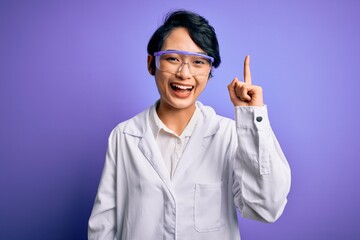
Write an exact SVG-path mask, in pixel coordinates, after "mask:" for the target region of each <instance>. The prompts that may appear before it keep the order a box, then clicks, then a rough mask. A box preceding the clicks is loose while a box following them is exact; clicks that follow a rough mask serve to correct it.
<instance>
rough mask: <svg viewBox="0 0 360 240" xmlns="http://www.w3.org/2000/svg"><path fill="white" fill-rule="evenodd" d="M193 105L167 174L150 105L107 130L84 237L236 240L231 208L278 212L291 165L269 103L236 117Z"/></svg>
mask: <svg viewBox="0 0 360 240" xmlns="http://www.w3.org/2000/svg"><path fill="white" fill-rule="evenodd" d="M197 106H198V108H199V116H198V120H197V124H196V127H195V128H194V131H193V133H192V136H191V138H190V140H189V142H188V144H187V146H186V148H185V150H184V152H183V154H182V157H181V159H180V161H179V163H178V166H177V168H176V171H175V172H174V175H173V177H172V179H171V180H170V176H169V170H168V169H167V167H166V165H165V164H164V162H163V158H162V155H161V152H160V151H159V148H158V147H157V142H156V140H155V138H154V134H153V132H152V130H151V127H150V125H149V122H150V120H149V116H150V112H151V109H147V110H145V111H144V112H142V113H140V114H138V115H137V116H135V117H134V118H132V119H130V120H128V121H125V122H123V123H121V124H119V125H118V126H117V127H116V128H115V129H114V130H113V131H112V133H111V134H110V137H109V144H108V151H107V155H106V161H105V166H104V169H103V174H102V178H101V181H100V185H99V189H98V193H97V196H96V199H95V203H94V207H93V211H92V214H91V216H90V219H89V229H88V236H89V239H99V240H100V239H101V240H104V239H117V240H130V239H131V240H137V239H147V240H158V239H163V240H165V239H166V240H168V239H173V240H175V239H176V240H189V239H192V240H200V239H206V240H213V239H216V240H218V239H227V240H238V239H240V236H239V230H238V224H237V216H236V208H238V209H239V211H240V213H241V215H242V216H243V217H246V218H251V219H255V220H259V221H266V222H273V221H275V220H276V219H277V218H278V217H279V216H280V215H281V214H282V212H283V209H284V207H285V205H286V202H287V199H286V198H287V194H288V192H289V189H290V168H289V165H288V163H287V161H286V159H285V157H284V155H283V153H282V151H281V148H280V146H279V144H278V142H277V140H276V138H275V136H274V134H273V132H272V130H271V127H270V124H269V120H268V116H267V108H266V106H264V107H235V116H236V122H234V121H232V120H230V119H227V118H224V117H221V116H218V115H216V114H215V112H214V110H213V109H212V108H210V107H206V106H203V105H202V104H201V103H199V102H198V103H197ZM154 107H155V105H154V106H152V108H154ZM259 116H261V117H262V120H261V121H257V120H256V118H257V117H259Z"/></svg>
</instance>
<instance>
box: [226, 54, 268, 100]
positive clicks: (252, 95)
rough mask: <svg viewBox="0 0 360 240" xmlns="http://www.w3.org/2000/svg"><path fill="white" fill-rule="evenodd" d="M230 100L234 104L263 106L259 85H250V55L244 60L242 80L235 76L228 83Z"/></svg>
mask: <svg viewBox="0 0 360 240" xmlns="http://www.w3.org/2000/svg"><path fill="white" fill-rule="evenodd" d="M228 90H229V95H230V99H231V102H232V103H233V104H234V106H263V105H264V102H263V93H262V88H261V87H260V86H256V85H252V83H251V73H250V56H246V57H245V60H244V82H241V81H239V80H238V78H237V77H235V78H234V80H233V81H232V82H231V83H230V84H229V85H228Z"/></svg>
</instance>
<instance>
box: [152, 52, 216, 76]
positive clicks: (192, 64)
mask: <svg viewBox="0 0 360 240" xmlns="http://www.w3.org/2000/svg"><path fill="white" fill-rule="evenodd" d="M155 63H156V68H157V69H159V70H160V71H162V72H168V73H172V74H176V73H178V72H180V71H181V70H182V69H183V68H184V67H185V65H187V67H188V68H189V71H190V73H191V75H193V76H194V77H195V76H208V75H209V74H210V70H211V59H210V57H207V56H205V55H203V54H197V53H193V54H192V53H187V54H180V53H176V52H175V51H171V52H170V51H169V52H166V51H165V52H162V53H161V54H156V55H155Z"/></svg>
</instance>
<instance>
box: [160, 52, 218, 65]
mask: <svg viewBox="0 0 360 240" xmlns="http://www.w3.org/2000/svg"><path fill="white" fill-rule="evenodd" d="M166 53H178V54H184V55H192V56H198V57H203V58H206V59H208V60H210V62H211V64H212V63H213V62H214V58H213V57H210V56H208V55H205V54H202V53H196V52H187V51H180V50H165V51H159V52H154V56H161V55H163V54H166Z"/></svg>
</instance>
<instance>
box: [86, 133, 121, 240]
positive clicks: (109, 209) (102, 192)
mask: <svg viewBox="0 0 360 240" xmlns="http://www.w3.org/2000/svg"><path fill="white" fill-rule="evenodd" d="M116 142H117V137H116V133H115V131H113V132H112V133H111V135H110V137H109V142H108V148H107V152H106V159H105V165H104V168H103V172H102V176H101V180H100V184H99V187H98V192H97V195H96V198H95V202H94V206H93V209H92V212H91V216H90V219H89V225H88V239H91V240H95V239H96V240H105V239H106V240H110V239H111V240H113V239H115V235H116V225H117V224H116V222H117V221H116V154H117V147H116V146H117V144H116Z"/></svg>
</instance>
